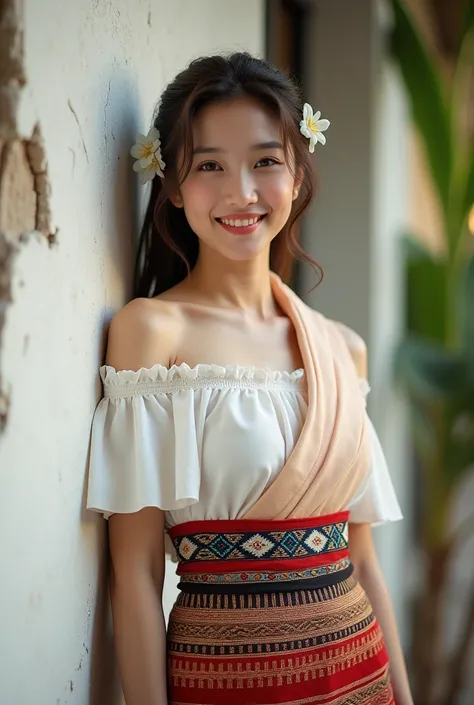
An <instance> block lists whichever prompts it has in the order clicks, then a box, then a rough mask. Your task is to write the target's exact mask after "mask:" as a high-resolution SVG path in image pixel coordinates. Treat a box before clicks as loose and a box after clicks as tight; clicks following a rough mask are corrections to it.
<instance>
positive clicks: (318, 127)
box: [300, 103, 331, 154]
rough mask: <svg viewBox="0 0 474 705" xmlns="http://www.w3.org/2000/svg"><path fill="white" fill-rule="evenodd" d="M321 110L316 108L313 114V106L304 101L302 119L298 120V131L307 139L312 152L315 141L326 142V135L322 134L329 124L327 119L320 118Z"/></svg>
mask: <svg viewBox="0 0 474 705" xmlns="http://www.w3.org/2000/svg"><path fill="white" fill-rule="evenodd" d="M320 118H321V111H320V110H318V112H317V113H316V114H314V115H313V108H312V107H311V105H309V103H305V104H304V107H303V119H302V120H301V122H300V132H301V134H302V135H304V136H305V137H307V138H308V139H309V151H310V152H311V154H312V153H313V152H314V146H315V144H317V142H321V144H326V137H325V136H324V135H323V132H324V130H327V129H328V127H329V125H330V124H331V123H330V122H329V120H325V119H323V120H321V119H320Z"/></svg>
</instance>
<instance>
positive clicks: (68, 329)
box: [0, 0, 264, 705]
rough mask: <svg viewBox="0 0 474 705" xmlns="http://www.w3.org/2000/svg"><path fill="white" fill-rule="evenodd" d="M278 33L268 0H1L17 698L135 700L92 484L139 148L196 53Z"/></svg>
mask: <svg viewBox="0 0 474 705" xmlns="http://www.w3.org/2000/svg"><path fill="white" fill-rule="evenodd" d="M263 34H264V13H263V2H262V1H261V0H240V2H239V3H237V4H234V3H223V2H222V0H200V1H199V2H195V0H173V2H166V0H133V2H127V0H77V1H76V2H74V3H65V2H61V0H44V1H43V2H41V3H39V2H37V1H36V0H23V2H22V3H21V2H20V0H1V2H0V67H1V68H0V342H1V351H0V421H1V431H0V561H1V566H2V587H1V597H2V599H1V601H0V623H1V625H2V628H1V636H0V652H1V658H0V702H1V703H2V705H30V703H31V705H32V704H33V703H35V705H66V704H67V705H85V704H86V703H92V704H97V705H99V704H100V705H112V703H117V702H119V701H120V693H119V688H118V687H117V679H116V674H115V667H114V661H113V656H112V642H111V632H110V624H109V618H108V608H107V600H106V592H105V585H106V569H105V561H104V556H105V532H104V522H103V521H102V520H100V519H98V518H96V517H94V516H88V515H87V514H86V512H85V511H84V491H85V470H86V465H87V453H88V441H89V429H90V422H91V418H92V414H93V411H94V408H95V405H96V403H97V400H98V398H99V395H100V386H99V382H98V376H97V368H98V366H99V364H100V363H101V361H102V355H103V351H104V339H105V335H104V329H105V326H106V324H107V322H108V321H109V319H110V317H111V315H112V314H113V312H114V311H115V310H116V309H117V308H119V307H120V306H121V305H122V304H123V303H124V302H125V301H126V300H127V297H128V295H129V292H130V280H131V270H132V265H133V248H134V237H135V235H136V231H137V224H138V222H139V215H140V210H141V205H142V202H141V198H142V194H143V192H142V191H141V190H140V189H139V187H138V185H137V182H136V179H135V175H134V173H133V171H132V169H131V160H130V157H129V149H130V146H131V144H132V143H133V139H134V136H135V133H136V132H137V131H138V130H140V131H143V130H146V129H147V127H148V125H149V120H150V118H151V114H152V110H153V107H154V104H155V102H156V101H157V99H158V96H159V94H160V92H161V90H162V89H163V87H164V86H165V84H166V83H167V81H168V80H169V79H171V78H172V77H173V75H174V74H175V73H176V72H177V71H178V70H179V69H181V68H182V67H183V66H184V65H185V64H186V63H187V62H188V61H189V60H190V59H191V58H193V57H195V56H198V55H199V54H202V53H206V52H215V51H221V50H227V49H231V48H248V49H250V50H251V51H254V52H260V51H261V50H262V48H263V39H264V37H263ZM171 584H172V581H171ZM166 597H167V600H168V604H169V602H170V601H171V599H172V597H173V593H172V589H171V592H169V594H167V596H166Z"/></svg>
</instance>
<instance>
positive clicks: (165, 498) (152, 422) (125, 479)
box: [87, 364, 402, 528]
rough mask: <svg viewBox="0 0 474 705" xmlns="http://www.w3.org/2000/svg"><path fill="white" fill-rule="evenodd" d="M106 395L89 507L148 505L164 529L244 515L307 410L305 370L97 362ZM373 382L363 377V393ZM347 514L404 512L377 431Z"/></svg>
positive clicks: (380, 519)
mask: <svg viewBox="0 0 474 705" xmlns="http://www.w3.org/2000/svg"><path fill="white" fill-rule="evenodd" d="M100 374H101V378H102V381H103V385H104V398H103V399H102V400H101V401H100V402H99V405H98V407H97V409H96V412H95V415H94V420H93V426H92V439H91V455H90V465H89V484H88V495H87V506H88V508H89V509H92V510H95V511H98V512H102V513H103V515H104V516H105V517H106V518H108V517H109V516H110V515H111V514H113V513H130V512H137V511H139V510H140V509H143V508H144V507H148V506H152V507H159V508H160V509H162V510H164V511H165V521H166V527H167V528H170V527H172V526H174V525H176V524H179V523H182V522H185V521H195V520H207V519H238V518H241V517H243V516H244V515H245V514H246V512H247V511H248V510H249V509H250V508H251V507H252V505H253V504H254V503H255V502H256V501H257V499H258V498H259V497H260V496H261V495H262V493H263V492H264V491H265V490H266V489H267V488H268V487H269V485H270V484H271V483H272V482H273V481H274V480H275V478H276V477H277V475H278V473H279V472H280V470H281V468H282V467H283V466H284V465H285V463H286V461H287V460H288V457H289V455H290V453H291V452H292V450H293V448H294V446H295V443H296V441H297V439H298V436H299V433H300V431H301V429H302V427H303V424H304V420H305V416H306V413H307V401H306V394H305V379H304V371H303V370H296V371H294V372H274V371H269V370H262V369H256V368H253V367H240V366H235V365H233V366H227V367H221V366H218V365H204V364H202V365H197V366H196V367H194V368H191V367H189V366H188V365H186V364H182V365H179V366H176V365H175V366H173V367H171V368H169V369H168V368H166V367H163V366H162V365H155V366H154V367H152V368H150V369H144V368H142V369H141V370H139V371H138V372H133V371H120V372H116V371H115V370H114V369H113V368H112V367H109V366H104V367H102V368H101V369H100ZM367 391H368V385H367V382H365V380H361V394H364V395H365V394H366V393H367ZM369 428H370V434H371V443H372V463H371V468H370V472H369V473H368V475H367V477H366V479H365V480H364V483H363V486H362V487H361V488H360V490H359V492H358V494H357V496H356V497H354V498H353V499H352V501H351V503H350V505H349V506H348V507H347V508H346V509H348V510H350V519H349V520H350V521H352V522H357V523H370V524H380V523H385V522H388V521H396V520H398V519H401V518H402V514H401V511H400V507H399V504H398V501H397V498H396V495H395V491H394V488H393V485H392V482H391V479H390V475H389V471H388V468H387V463H386V460H385V457H384V454H383V451H382V448H381V446H380V442H379V440H378V437H377V434H376V432H375V429H374V427H373V426H372V424H371V422H370V420H369Z"/></svg>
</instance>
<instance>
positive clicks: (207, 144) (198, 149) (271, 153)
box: [174, 98, 298, 261]
mask: <svg viewBox="0 0 474 705" xmlns="http://www.w3.org/2000/svg"><path fill="white" fill-rule="evenodd" d="M193 141H194V157H193V163H192V167H191V171H190V172H189V174H188V176H187V177H186V179H185V181H184V182H183V183H182V185H181V188H180V194H179V196H178V197H177V199H176V200H174V202H175V205H178V206H182V207H184V210H185V213H186V217H187V220H188V222H189V224H190V226H191V228H192V229H193V230H194V232H195V233H196V234H197V236H198V237H199V239H200V241H201V243H203V244H205V245H206V246H207V247H209V248H211V249H213V250H215V251H217V252H218V253H219V254H221V255H222V256H224V257H226V258H228V259H231V260H235V261H244V260H249V259H252V258H253V257H255V256H256V255H258V254H260V253H261V252H263V251H264V250H266V249H268V248H269V246H270V243H271V241H272V240H273V238H274V237H276V235H278V233H279V232H280V231H281V229H282V228H283V227H284V225H285V223H286V222H287V220H288V217H289V215H290V212H291V207H292V203H293V200H294V199H295V198H296V197H297V195H298V185H297V184H296V183H295V179H294V177H293V176H292V174H291V173H290V170H289V166H288V164H287V162H286V159H285V154H284V151H283V146H282V144H281V135H280V124H279V121H278V119H277V118H276V117H274V116H273V115H272V114H271V113H270V112H269V111H267V110H265V108H263V107H262V106H261V105H260V104H259V103H258V102H257V101H256V100H253V99H251V98H239V99H235V100H233V101H229V102H225V103H218V104H214V105H211V106H209V107H207V108H205V109H203V110H202V112H201V113H199V115H198V116H197V118H196V119H195V121H194V125H193Z"/></svg>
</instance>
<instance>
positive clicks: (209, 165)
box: [198, 162, 220, 171]
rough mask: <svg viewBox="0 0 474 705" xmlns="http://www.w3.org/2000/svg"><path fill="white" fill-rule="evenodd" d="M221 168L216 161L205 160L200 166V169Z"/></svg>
mask: <svg viewBox="0 0 474 705" xmlns="http://www.w3.org/2000/svg"><path fill="white" fill-rule="evenodd" d="M219 169H220V166H219V164H216V162H204V163H203V164H200V165H199V166H198V171H218V170H219Z"/></svg>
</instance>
